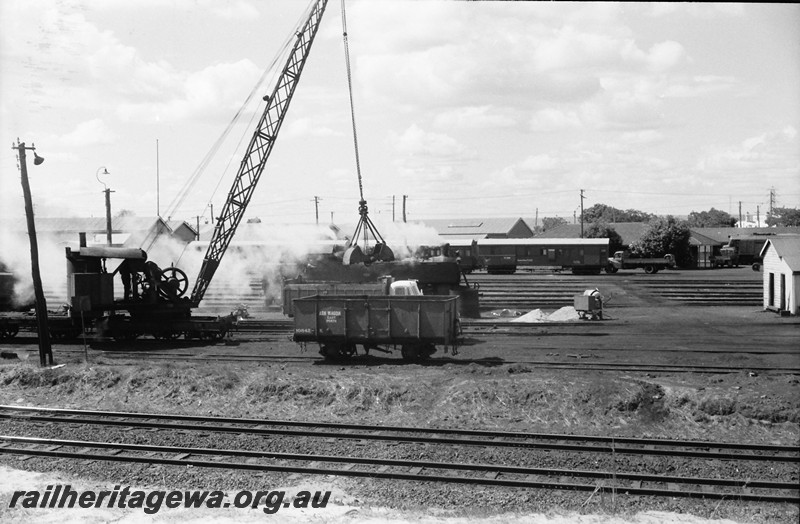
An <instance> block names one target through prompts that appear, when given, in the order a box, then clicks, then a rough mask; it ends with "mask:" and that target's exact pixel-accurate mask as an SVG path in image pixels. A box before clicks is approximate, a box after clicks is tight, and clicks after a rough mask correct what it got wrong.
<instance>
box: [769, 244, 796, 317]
mask: <svg viewBox="0 0 800 524" xmlns="http://www.w3.org/2000/svg"><path fill="white" fill-rule="evenodd" d="M761 256H762V257H763V259H764V266H763V267H764V269H763V271H764V309H769V310H770V311H777V312H784V311H787V312H788V313H789V314H791V315H797V314H798V313H800V304H798V297H799V296H800V236H785V237H775V238H769V239H768V240H767V241H766V242H765V243H764V247H763V248H762V249H761Z"/></svg>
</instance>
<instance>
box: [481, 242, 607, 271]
mask: <svg viewBox="0 0 800 524" xmlns="http://www.w3.org/2000/svg"><path fill="white" fill-rule="evenodd" d="M478 253H479V255H478V256H479V259H480V260H481V265H482V266H483V267H484V268H485V269H486V271H487V273H492V274H497V273H504V274H512V273H514V272H516V271H517V270H518V269H527V270H532V269H534V268H545V267H549V268H554V269H559V270H562V269H569V270H571V271H572V272H573V273H594V274H599V273H600V271H601V270H602V269H603V268H604V267H605V265H606V264H607V262H608V239H607V238H488V239H484V240H480V241H479V242H478Z"/></svg>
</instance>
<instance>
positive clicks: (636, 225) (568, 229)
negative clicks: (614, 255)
mask: <svg viewBox="0 0 800 524" xmlns="http://www.w3.org/2000/svg"><path fill="white" fill-rule="evenodd" d="M608 225H609V226H610V227H613V228H614V231H616V232H617V234H618V235H619V236H620V237H621V238H622V243H623V244H624V245H626V246H627V245H630V244H631V243H633V242H635V241H636V240H639V239H640V238H641V236H642V234H644V232H645V230H646V229H647V226H648V224H647V222H616V223H611V224H608ZM583 228H584V231H585V230H586V229H587V228H588V225H587V224H584V225H583ZM536 237H537V238H580V237H581V225H580V224H562V225H560V226H558V227H554V228H553V229H548V230H547V231H545V232H543V233H541V234H539V235H536Z"/></svg>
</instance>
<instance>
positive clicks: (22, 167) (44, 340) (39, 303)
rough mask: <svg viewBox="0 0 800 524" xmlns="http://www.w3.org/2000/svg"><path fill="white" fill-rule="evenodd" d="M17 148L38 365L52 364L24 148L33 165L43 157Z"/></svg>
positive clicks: (21, 144)
mask: <svg viewBox="0 0 800 524" xmlns="http://www.w3.org/2000/svg"><path fill="white" fill-rule="evenodd" d="M12 147H13V148H15V149H16V150H17V154H18V160H19V171H20V175H21V176H20V179H21V181H22V193H23V196H24V197H25V218H26V219H27V221H28V237H29V238H30V241H31V276H32V277H33V292H34V295H35V297H36V305H35V309H36V327H37V332H38V335H39V365H40V366H52V365H53V348H52V346H51V345H50V329H49V328H48V327H47V302H46V300H45V298H44V290H43V289H42V276H41V274H40V273H39V245H38V244H37V242H36V223H35V222H34V220H33V200H32V199H31V188H30V184H29V183H28V166H27V163H26V159H25V150H26V149H30V150H32V151H33V165H35V166H38V165H39V164H41V163H42V162H44V158H42V157H40V156H39V155H37V154H36V147H35V146H34V145H33V144H31V147H25V143H24V142H20V141H19V138H18V139H17V145H16V146H13V145H12Z"/></svg>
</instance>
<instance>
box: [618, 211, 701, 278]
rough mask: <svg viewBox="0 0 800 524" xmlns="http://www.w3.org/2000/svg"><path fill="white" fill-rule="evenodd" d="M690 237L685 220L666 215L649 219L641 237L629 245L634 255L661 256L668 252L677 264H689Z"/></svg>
mask: <svg viewBox="0 0 800 524" xmlns="http://www.w3.org/2000/svg"><path fill="white" fill-rule="evenodd" d="M690 237H691V231H689V226H688V224H687V223H686V222H684V221H678V220H676V219H675V217H673V216H667V217H666V218H655V219H653V220H651V221H650V224H649V226H648V228H647V230H646V231H645V232H644V234H643V235H642V237H641V238H640V239H639V240H636V241H635V242H633V243H631V245H630V246H629V247H630V251H631V253H632V254H633V255H634V256H639V257H663V256H664V255H666V254H667V253H670V254H672V255H674V256H675V263H676V264H677V265H678V266H689V265H691V262H692V254H691V251H690V249H689V238H690Z"/></svg>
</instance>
